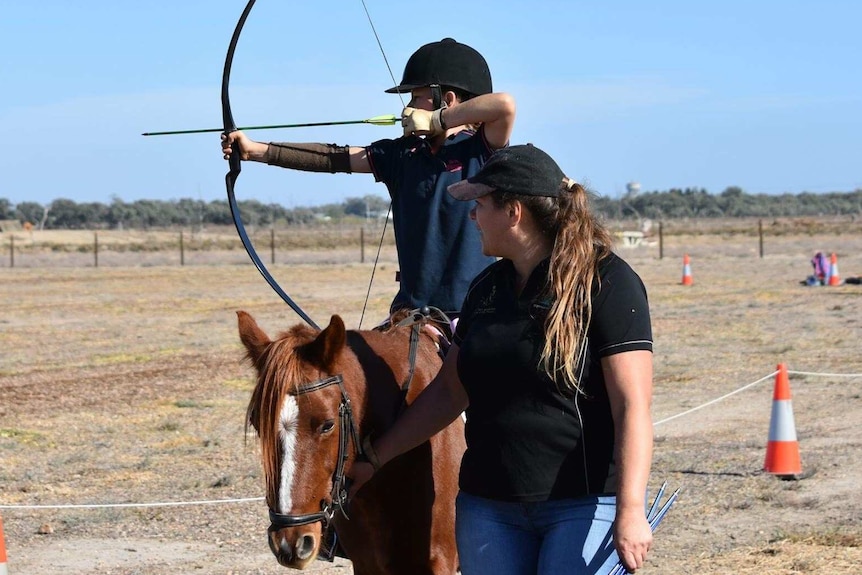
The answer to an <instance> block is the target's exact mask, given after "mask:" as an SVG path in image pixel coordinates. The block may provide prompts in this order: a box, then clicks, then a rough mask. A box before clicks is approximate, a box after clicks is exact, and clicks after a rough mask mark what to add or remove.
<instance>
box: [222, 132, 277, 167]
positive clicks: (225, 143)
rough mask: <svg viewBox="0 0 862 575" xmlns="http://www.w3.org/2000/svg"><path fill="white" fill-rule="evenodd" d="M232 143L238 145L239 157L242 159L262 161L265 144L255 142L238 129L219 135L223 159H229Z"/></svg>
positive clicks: (264, 153) (264, 155)
mask: <svg viewBox="0 0 862 575" xmlns="http://www.w3.org/2000/svg"><path fill="white" fill-rule="evenodd" d="M233 144H237V145H239V159H240V160H243V161H247V160H253V161H257V162H260V161H263V159H264V158H265V157H266V149H267V147H268V146H267V144H263V143H260V142H255V141H254V140H252V139H251V138H249V137H248V136H246V135H245V134H243V133H242V132H240V131H236V132H231V133H229V134H222V135H221V151H222V154H223V155H224V159H225V160H229V159H230V156H231V154H232V153H233V149H232V147H231V146H233Z"/></svg>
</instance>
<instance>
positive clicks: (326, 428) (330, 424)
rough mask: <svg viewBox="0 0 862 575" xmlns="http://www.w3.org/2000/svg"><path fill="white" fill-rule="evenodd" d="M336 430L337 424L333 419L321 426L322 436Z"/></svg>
mask: <svg viewBox="0 0 862 575" xmlns="http://www.w3.org/2000/svg"><path fill="white" fill-rule="evenodd" d="M333 429H335V422H334V421H333V420H331V419H327V420H326V421H324V422H323V425H321V426H320V434H321V435H323V434H325V433H329V432H330V431H332V430H333Z"/></svg>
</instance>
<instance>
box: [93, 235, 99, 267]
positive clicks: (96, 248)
mask: <svg viewBox="0 0 862 575" xmlns="http://www.w3.org/2000/svg"><path fill="white" fill-rule="evenodd" d="M93 265H94V266H95V267H99V232H93Z"/></svg>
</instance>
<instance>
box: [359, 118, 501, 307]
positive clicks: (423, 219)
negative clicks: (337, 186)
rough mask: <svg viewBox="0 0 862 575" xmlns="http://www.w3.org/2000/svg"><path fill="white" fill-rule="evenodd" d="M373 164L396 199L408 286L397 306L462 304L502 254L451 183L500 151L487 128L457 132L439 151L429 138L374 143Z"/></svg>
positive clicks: (398, 234)
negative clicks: (488, 251)
mask: <svg viewBox="0 0 862 575" xmlns="http://www.w3.org/2000/svg"><path fill="white" fill-rule="evenodd" d="M366 152H367V154H368V160H369V162H370V164H371V170H372V172H373V174H374V177H375V179H376V180H377V181H378V182H383V183H384V184H386V187H387V188H388V189H389V195H390V196H391V197H392V217H393V220H394V224H395V245H396V247H397V248H398V266H399V267H400V272H401V273H400V278H401V280H400V281H401V285H400V287H399V290H398V295H396V296H395V300H394V301H393V302H392V310H393V311H394V310H395V309H398V308H403V307H406V308H410V309H414V308H417V307H422V306H424V305H432V306H435V307H438V308H440V309H441V310H443V311H444V312H449V313H451V312H457V311H458V310H460V309H461V304H462V303H463V302H464V296H465V295H466V294H467V289H468V288H469V287H470V282H471V281H472V280H473V278H474V277H476V274H478V273H479V272H481V271H482V270H483V269H485V267H487V266H488V265H489V264H491V263H493V261H494V258H492V257H488V256H484V255H482V241H481V238H480V236H479V232H478V229H477V228H476V224H475V223H474V222H473V221H472V220H470V210H471V209H472V207H473V202H461V201H458V200H455V199H454V198H452V197H451V196H450V195H449V194H448V193H447V192H446V188H447V187H448V186H449V185H451V184H454V183H456V182H459V181H461V180H462V179H464V178H468V177H470V176H472V175H474V174H476V172H478V171H479V168H481V167H482V165H483V164H484V163H485V160H487V159H488V157H489V156H490V155H491V153H492V152H493V151H492V150H491V149H490V148H489V147H488V143H487V141H486V140H485V136H484V131H483V130H482V129H481V128H480V129H479V131H478V132H472V131H469V130H464V131H462V132H459V133H458V134H455V135H453V136H450V137H449V138H448V139H447V140H446V142H445V144H444V145H443V146H442V147H441V148H440V150H438V152H437V154H433V153H432V152H431V148H430V145H429V144H428V143H427V142H426V141H425V140H424V139H422V138H419V137H416V136H405V137H401V138H397V139H394V140H379V141H377V142H374V143H373V144H371V145H370V146H368V147H367V148H366Z"/></svg>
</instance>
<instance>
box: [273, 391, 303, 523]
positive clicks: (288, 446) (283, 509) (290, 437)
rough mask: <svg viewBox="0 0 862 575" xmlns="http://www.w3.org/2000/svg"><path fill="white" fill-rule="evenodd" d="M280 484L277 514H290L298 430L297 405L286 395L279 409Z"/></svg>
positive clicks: (292, 398)
mask: <svg viewBox="0 0 862 575" xmlns="http://www.w3.org/2000/svg"><path fill="white" fill-rule="evenodd" d="M279 421H280V423H281V431H280V433H279V435H280V437H281V449H282V457H281V483H280V484H279V486H278V505H279V509H278V512H279V513H290V510H291V509H292V508H293V500H292V498H291V492H292V491H293V483H294V478H295V477H296V439H297V438H296V435H297V431H298V428H299V405H297V403H296V398H295V397H293V396H291V395H288V396H287V397H285V398H284V405H283V406H282V408H281V417H280V419H279Z"/></svg>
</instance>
